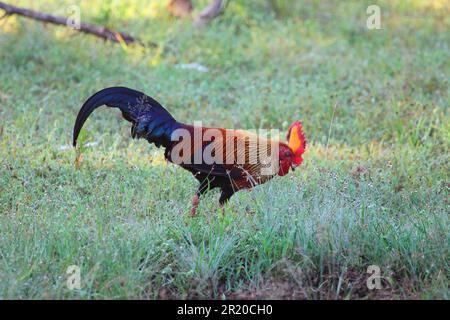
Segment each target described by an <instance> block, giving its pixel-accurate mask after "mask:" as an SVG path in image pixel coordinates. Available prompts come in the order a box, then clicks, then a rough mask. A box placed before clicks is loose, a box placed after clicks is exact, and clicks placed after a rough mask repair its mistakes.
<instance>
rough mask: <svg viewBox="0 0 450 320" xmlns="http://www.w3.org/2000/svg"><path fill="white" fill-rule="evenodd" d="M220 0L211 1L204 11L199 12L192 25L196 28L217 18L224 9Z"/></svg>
mask: <svg viewBox="0 0 450 320" xmlns="http://www.w3.org/2000/svg"><path fill="white" fill-rule="evenodd" d="M224 7H225V6H224V5H223V1H222V0H213V1H212V2H211V3H210V4H209V5H208V6H207V7H206V8H205V9H203V10H202V12H200V14H199V15H198V17H197V18H196V19H195V21H194V25H195V26H197V27H201V26H204V25H205V24H206V23H208V22H210V21H211V20H213V19H214V18H216V17H217V16H219V15H220V14H221V13H222V12H223V9H224Z"/></svg>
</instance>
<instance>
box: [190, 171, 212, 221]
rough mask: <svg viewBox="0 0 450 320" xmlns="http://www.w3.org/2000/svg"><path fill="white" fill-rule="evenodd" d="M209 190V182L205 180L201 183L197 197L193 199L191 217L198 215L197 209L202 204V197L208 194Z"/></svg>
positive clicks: (196, 193)
mask: <svg viewBox="0 0 450 320" xmlns="http://www.w3.org/2000/svg"><path fill="white" fill-rule="evenodd" d="M208 190H209V181H208V180H207V179H205V180H203V181H202V182H201V183H200V185H199V186H198V189H197V192H195V195H194V197H193V198H192V208H191V217H195V216H196V215H197V207H198V204H199V203H200V196H201V195H202V194H204V193H206V192H207V191H208Z"/></svg>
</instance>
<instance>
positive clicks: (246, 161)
mask: <svg viewBox="0 0 450 320" xmlns="http://www.w3.org/2000/svg"><path fill="white" fill-rule="evenodd" d="M102 105H106V106H108V107H114V108H119V109H120V111H121V112H122V116H123V118H125V119H126V120H128V121H129V122H131V123H132V127H131V136H132V137H133V138H145V139H146V140H147V141H148V142H149V143H154V144H155V145H156V146H157V147H158V148H159V147H161V146H162V147H164V149H165V152H164V156H165V158H166V160H167V161H169V162H172V163H175V164H178V165H180V166H181V167H182V168H184V169H186V170H188V171H190V172H191V173H192V174H193V175H194V177H195V178H196V179H197V180H198V181H199V186H198V189H197V191H196V193H195V195H194V197H193V199H192V208H191V211H190V213H191V215H192V216H195V215H196V211H197V207H198V204H199V199H200V197H201V196H202V195H203V194H205V193H206V192H207V191H209V190H211V189H214V188H220V190H221V195H220V198H219V205H220V206H221V207H222V208H223V205H224V204H225V203H226V202H227V201H228V200H229V199H230V198H231V196H232V195H233V194H234V193H235V192H237V191H239V190H241V189H251V188H253V187H254V186H256V185H259V184H262V183H265V182H267V181H268V180H270V179H271V178H273V177H274V176H276V175H279V176H284V175H286V174H287V173H288V172H289V170H290V169H292V170H294V169H295V168H296V167H297V166H299V165H300V164H301V163H302V161H303V158H302V155H303V153H304V151H305V148H306V141H305V137H304V135H303V132H302V124H301V123H300V122H298V121H295V122H294V123H292V125H291V126H290V127H289V131H288V134H287V140H288V143H287V144H285V143H282V142H277V141H274V140H270V139H266V138H263V137H261V136H258V135H256V134H254V133H252V132H249V131H243V130H229V129H222V128H205V127H202V126H192V125H187V124H183V123H181V122H178V121H176V120H175V119H174V118H173V117H172V115H171V114H170V113H169V112H168V111H167V110H166V109H164V107H163V106H162V105H161V104H159V103H158V102H157V101H156V100H154V99H153V98H151V97H149V96H147V95H146V94H144V93H142V92H139V91H136V90H133V89H129V88H125V87H111V88H106V89H103V90H100V91H99V92H97V93H95V94H94V95H92V96H91V97H90V98H89V99H88V100H86V102H85V103H84V104H83V106H82V107H81V109H80V111H79V113H78V116H77V119H76V121H75V126H74V129H73V146H74V147H76V144H77V138H78V135H79V133H80V130H81V128H82V127H83V124H84V123H85V121H86V119H87V118H88V117H89V115H90V114H91V113H92V112H93V111H94V110H95V109H96V108H98V107H100V106H102ZM192 137H194V139H192Z"/></svg>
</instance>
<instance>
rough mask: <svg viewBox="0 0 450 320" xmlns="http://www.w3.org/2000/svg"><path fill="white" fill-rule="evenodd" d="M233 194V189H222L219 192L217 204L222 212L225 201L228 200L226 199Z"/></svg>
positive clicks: (223, 212)
mask: <svg viewBox="0 0 450 320" xmlns="http://www.w3.org/2000/svg"><path fill="white" fill-rule="evenodd" d="M233 194H234V190H233V189H222V193H221V194H220V198H219V206H220V208H221V209H222V214H225V208H224V205H225V203H227V202H228V200H229V199H230V198H231V196H232V195H233Z"/></svg>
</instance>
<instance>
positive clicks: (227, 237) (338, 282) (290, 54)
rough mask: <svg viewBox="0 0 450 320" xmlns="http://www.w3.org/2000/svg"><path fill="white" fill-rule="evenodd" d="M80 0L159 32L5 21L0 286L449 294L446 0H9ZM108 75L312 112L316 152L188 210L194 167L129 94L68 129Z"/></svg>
mask: <svg viewBox="0 0 450 320" xmlns="http://www.w3.org/2000/svg"><path fill="white" fill-rule="evenodd" d="M73 3H78V4H79V5H80V9H81V11H80V12H81V19H82V21H86V22H90V23H95V24H99V25H106V26H109V27H112V28H115V29H118V30H121V31H125V32H128V33H131V34H133V35H134V36H137V37H140V38H142V39H143V40H144V41H152V42H156V43H157V44H158V45H159V46H158V48H147V49H142V48H141V47H138V46H128V47H127V46H124V45H120V44H113V43H109V42H104V41H103V40H100V39H98V38H95V37H93V36H89V35H85V34H80V33H78V32H76V31H73V30H69V29H67V28H64V27H57V26H53V25H44V24H42V23H40V22H35V21H30V20H28V19H24V18H20V17H16V16H12V17H8V18H5V19H2V20H0V70H1V72H0V102H1V103H0V298H2V299H6V298H29V299H41V298H45V299H48V298H75V299H87V298H97V299H104V298H138V299H155V298H215V299H222V298H225V299H233V298H286V299H289V298H294V299H296V298H299V299H313V298H317V299H335V298H337V299H371V298H380V299H393V298H394V299H395V298H398V299H416V298H423V299H431V298H438V299H448V298H449V296H450V294H449V290H448V281H449V265H448V262H449V248H450V238H449V216H448V213H449V203H448V201H449V190H450V177H449V167H448V163H449V153H448V151H449V144H450V127H449V124H450V121H449V120H450V117H449V112H448V106H449V105H450V99H449V74H450V63H449V61H450V60H449V59H448V58H449V44H450V34H449V32H448V30H449V24H450V23H449V18H448V17H449V9H448V4H447V3H446V1H433V2H432V1H419V0H415V1H376V3H377V4H378V5H379V6H380V9H381V29H380V30H369V29H367V26H366V20H367V17H368V15H367V13H366V9H367V6H368V5H369V4H373V3H368V2H367V3H366V2H365V1H356V0H355V1H314V0H306V1H298V2H292V3H293V4H292V6H291V5H290V4H289V2H288V1H282V0H273V1H256V0H254V1H243V0H235V1H230V3H229V4H228V6H227V8H226V11H225V13H224V14H223V15H221V16H220V17H218V18H217V19H216V20H215V21H213V23H212V24H211V25H209V26H207V27H205V28H203V29H200V30H199V29H196V28H194V27H192V23H191V22H190V21H189V20H180V19H174V18H172V17H170V16H169V15H168V14H167V12H166V10H165V7H164V6H165V4H166V3H167V1H144V0H133V1H130V2H129V4H124V3H123V2H119V1H99V0H95V1H89V2H87V1H83V3H79V2H78V1H67V2H66V3H63V4H61V2H60V1H49V0H45V1H39V2H36V1H29V0H28V1H22V0H20V1H15V4H16V5H20V6H24V7H29V8H34V9H37V10H42V11H46V12H49V13H53V14H59V15H65V14H67V8H68V6H69V5H72V4H73ZM194 3H195V5H196V8H197V12H198V11H199V10H200V9H201V7H202V5H204V4H206V1H194ZM270 3H272V5H270ZM273 8H275V10H274V9H273ZM187 63H197V64H199V65H202V66H204V67H206V68H207V72H204V71H205V70H203V71H202V70H196V69H183V68H180V67H179V66H180V64H187ZM112 85H123V86H128V87H131V88H134V89H137V90H141V91H144V92H146V93H147V94H149V95H151V96H153V97H154V98H155V99H157V100H158V101H160V102H161V103H162V104H163V105H165V106H166V107H167V109H169V110H170V112H171V113H172V114H173V115H174V117H175V118H177V119H179V120H182V121H184V122H186V123H192V122H194V121H198V120H201V121H203V124H204V125H205V126H211V127H226V128H237V129H253V128H277V129H280V130H282V132H283V134H284V132H286V131H287V128H288V126H289V124H290V123H291V122H292V121H293V120H301V121H302V122H303V125H304V130H305V135H306V137H307V139H308V148H307V151H306V153H305V156H304V164H303V165H302V166H301V167H300V168H299V170H296V171H295V172H294V173H291V174H289V175H287V176H285V177H279V178H276V179H274V180H273V181H271V182H269V183H266V184H265V185H262V186H259V187H257V188H255V189H254V190H253V191H251V192H239V193H237V194H236V195H235V196H234V197H233V198H232V200H231V201H230V203H229V204H228V205H227V206H226V207H225V214H224V215H222V213H221V210H220V209H219V208H218V206H217V199H218V194H217V193H215V192H214V193H212V194H211V195H208V196H206V197H205V199H204V200H203V201H202V202H201V204H200V207H199V216H198V217H197V218H195V219H192V218H190V217H189V215H188V212H189V206H190V200H191V197H192V195H193V192H194V190H195V188H196V181H195V179H194V178H193V177H192V176H191V175H190V174H189V173H188V172H186V171H184V170H183V169H181V168H179V167H176V166H174V165H170V164H167V163H166V162H165V161H164V159H163V154H162V151H161V150H160V149H157V148H155V147H154V146H152V145H149V144H147V143H146V142H145V141H143V140H132V139H131V137H130V134H129V132H130V126H129V124H128V123H127V122H126V121H123V120H122V119H121V118H120V113H119V112H118V111H116V110H111V109H106V108H101V109H99V110H97V111H96V112H95V113H94V114H93V115H92V116H91V118H90V119H89V120H88V121H87V123H86V125H85V127H84V129H83V131H82V137H81V142H82V147H81V149H80V150H79V151H78V153H77V152H76V151H75V150H74V149H73V148H71V147H70V144H71V139H72V129H73V124H74V121H75V117H76V114H77V112H78V110H79V108H80V106H81V105H82V103H83V102H84V100H85V99H86V98H88V97H89V96H90V95H91V94H93V93H94V92H96V91H97V90H100V89H102V88H104V87H108V86H112ZM282 138H283V137H282ZM75 159H78V160H77V161H75ZM71 265H75V266H79V267H80V271H81V289H75V290H70V288H68V286H67V281H66V280H67V274H66V271H67V269H68V267H69V266H71ZM371 265H375V266H378V267H379V268H380V269H379V270H380V272H381V276H382V277H383V278H382V280H381V289H374V290H369V289H368V287H367V284H366V281H367V280H368V278H369V277H370V275H371V274H370V273H367V269H368V267H369V266H371ZM369 281H370V279H369Z"/></svg>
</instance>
